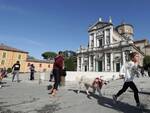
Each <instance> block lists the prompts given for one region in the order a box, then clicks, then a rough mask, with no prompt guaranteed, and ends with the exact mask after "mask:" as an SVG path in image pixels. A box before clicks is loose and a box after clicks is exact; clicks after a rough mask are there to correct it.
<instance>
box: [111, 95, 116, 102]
mask: <svg viewBox="0 0 150 113" xmlns="http://www.w3.org/2000/svg"><path fill="white" fill-rule="evenodd" d="M112 98H113V101H114V103H116V102H117V97H116V95H113V96H112Z"/></svg>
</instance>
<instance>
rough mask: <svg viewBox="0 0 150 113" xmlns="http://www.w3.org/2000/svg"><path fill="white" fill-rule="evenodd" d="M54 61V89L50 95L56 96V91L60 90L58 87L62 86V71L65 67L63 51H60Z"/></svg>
mask: <svg viewBox="0 0 150 113" xmlns="http://www.w3.org/2000/svg"><path fill="white" fill-rule="evenodd" d="M54 60H55V61H54V65H53V75H54V85H53V88H52V89H51V90H50V94H52V95H53V96H55V95H56V91H57V90H58V85H59V84H60V76H61V71H62V69H63V65H64V58H63V53H62V51H59V53H58V55H57V56H56V57H55V59H54Z"/></svg>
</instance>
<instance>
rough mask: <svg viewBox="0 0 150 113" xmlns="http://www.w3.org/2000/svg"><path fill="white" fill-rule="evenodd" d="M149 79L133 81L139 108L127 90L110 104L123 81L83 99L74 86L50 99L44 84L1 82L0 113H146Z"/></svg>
mask: <svg viewBox="0 0 150 113" xmlns="http://www.w3.org/2000/svg"><path fill="white" fill-rule="evenodd" d="M149 81H150V78H148V77H143V78H136V79H135V83H136V84H137V87H138V89H139V97H140V101H141V103H142V108H141V109H139V108H136V107H135V101H134V95H133V92H132V91H131V90H130V89H128V91H126V92H125V93H124V94H123V95H121V96H120V98H119V101H118V104H113V101H112V95H113V94H114V93H116V92H118V90H119V89H120V88H121V87H122V84H123V81H122V80H116V81H112V82H110V83H109V84H108V85H106V86H104V87H103V89H102V94H103V97H101V98H100V97H98V96H97V94H91V96H90V97H87V96H86V94H85V92H84V91H81V92H80V93H79V94H77V93H76V89H77V87H76V84H75V83H70V82H67V83H66V86H65V87H60V88H59V91H58V94H57V95H56V96H55V97H52V96H51V95H50V94H48V93H49V91H48V90H47V89H48V85H50V84H52V83H49V82H48V81H45V82H44V83H42V84H38V81H37V80H35V81H29V80H22V81H21V82H20V83H17V82H13V83H12V82H11V78H6V79H4V80H3V87H2V88H1V89H0V113H84V112H85V113H150V85H149Z"/></svg>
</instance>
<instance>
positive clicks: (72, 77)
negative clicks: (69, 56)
mask: <svg viewBox="0 0 150 113" xmlns="http://www.w3.org/2000/svg"><path fill="white" fill-rule="evenodd" d="M82 75H90V76H91V77H92V76H96V77H97V76H103V77H104V78H105V79H107V80H109V79H117V78H118V77H119V73H118V72H77V71H67V76H66V81H70V82H71V81H72V82H73V81H76V76H82ZM11 76H12V75H11ZM39 77H40V73H39V72H37V73H35V75H34V78H35V80H38V79H39ZM29 78H30V73H24V74H23V73H22V74H21V73H20V79H21V80H29ZM44 78H45V80H47V81H48V80H49V78H50V72H46V73H45V77H44Z"/></svg>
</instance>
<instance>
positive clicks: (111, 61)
mask: <svg viewBox="0 0 150 113" xmlns="http://www.w3.org/2000/svg"><path fill="white" fill-rule="evenodd" d="M110 70H111V71H114V69H113V53H110Z"/></svg>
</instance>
